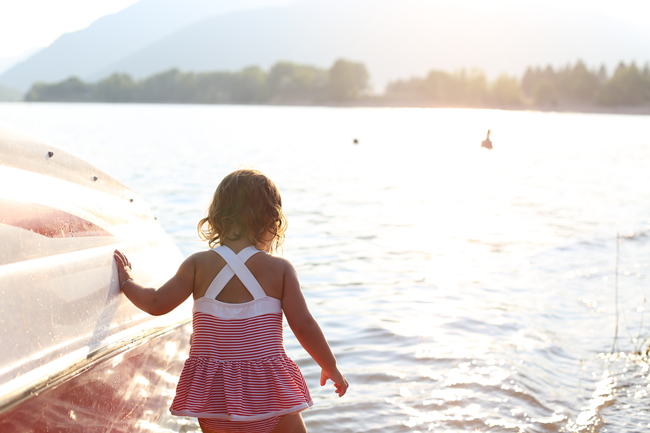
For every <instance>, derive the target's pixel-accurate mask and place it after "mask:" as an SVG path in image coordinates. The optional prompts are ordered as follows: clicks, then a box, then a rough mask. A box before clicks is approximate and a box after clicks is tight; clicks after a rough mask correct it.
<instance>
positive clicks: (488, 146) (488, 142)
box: [481, 129, 492, 150]
mask: <svg viewBox="0 0 650 433" xmlns="http://www.w3.org/2000/svg"><path fill="white" fill-rule="evenodd" d="M481 147H485V148H486V149H487V150H492V141H491V140H490V130H489V129H488V132H487V137H486V138H485V140H483V141H482V142H481Z"/></svg>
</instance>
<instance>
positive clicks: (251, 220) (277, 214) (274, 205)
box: [197, 169, 287, 252]
mask: <svg viewBox="0 0 650 433" xmlns="http://www.w3.org/2000/svg"><path fill="white" fill-rule="evenodd" d="M197 230H198V232H199V237H200V238H201V239H202V240H206V241H208V245H210V248H214V247H215V246H217V245H223V240H224V239H228V240H236V239H239V238H241V237H242V236H246V237H247V238H248V240H249V241H250V242H252V243H253V244H254V245H255V246H258V245H259V244H266V242H267V241H265V240H264V236H265V235H266V233H267V232H268V233H269V234H270V235H271V236H272V240H271V241H270V245H269V247H270V251H271V252H276V251H278V249H280V247H281V246H282V243H283V242H284V233H285V231H286V230H287V217H286V215H285V214H284V212H283V211H282V198H281V197H280V191H279V190H278V188H277V187H276V186H275V184H274V183H273V181H272V180H271V179H269V178H268V177H266V176H265V175H264V174H263V173H262V172H260V171H258V170H252V169H243V170H236V171H233V172H232V173H230V174H229V175H227V176H226V177H224V178H223V180H222V181H221V183H220V184H219V186H218V187H217V190H216V191H215V192H214V196H213V197H212V202H211V203H210V207H209V208H208V216H207V217H205V218H203V219H201V221H199V224H198V227H197Z"/></svg>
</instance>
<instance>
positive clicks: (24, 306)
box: [0, 129, 191, 433]
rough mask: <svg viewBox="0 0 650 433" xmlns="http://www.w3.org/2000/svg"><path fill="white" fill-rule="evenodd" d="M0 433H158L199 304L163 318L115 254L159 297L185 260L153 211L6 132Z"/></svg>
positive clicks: (83, 165) (49, 150)
mask: <svg viewBox="0 0 650 433" xmlns="http://www.w3.org/2000/svg"><path fill="white" fill-rule="evenodd" d="M0 239H1V240H2V241H1V242H0V431H1V432H2V433H9V432H20V433H24V432H30V431H33V432H59V431H60V432H64V431H65V432H76V431H79V432H95V431H97V432H99V431H101V432H137V431H152V430H156V429H155V427H156V425H157V423H158V422H159V420H160V417H161V415H162V414H165V413H167V411H168V407H169V404H170V402H171V399H172V398H173V395H174V391H175V385H176V380H177V378H178V376H179V375H180V371H181V369H182V364H183V361H184V360H185V359H186V358H187V356H188V352H189V336H190V334H191V300H188V301H187V302H186V303H184V304H183V305H181V306H180V307H179V308H177V309H176V310H175V311H173V312H172V313H170V314H168V315H165V316H159V317H154V316H150V315H148V314H146V313H144V312H142V311H140V310H138V309H137V308H136V307H134V306H133V305H132V304H131V303H130V302H129V301H128V300H127V299H126V298H125V297H124V295H123V294H121V293H120V290H119V287H118V281H117V272H116V267H115V263H114V259H113V251H114V250H115V249H116V248H117V249H119V250H121V251H123V252H124V253H126V254H127V256H128V257H129V260H130V261H131V263H132V264H133V266H134V272H135V277H136V279H138V280H139V281H141V282H143V283H144V284H147V285H150V286H154V287H157V286H158V285H159V284H161V283H162V282H164V281H166V280H167V279H168V278H169V277H170V276H171V275H172V274H173V273H174V272H175V270H176V269H177V268H178V265H179V264H180V262H181V260H182V255H181V253H180V251H179V250H178V248H177V247H176V246H175V245H174V243H173V242H172V241H171V239H170V238H169V237H168V236H167V235H166V234H165V232H164V230H163V229H162V227H161V226H160V224H159V223H158V222H157V221H156V218H155V217H154V216H153V214H152V213H151V210H150V209H149V207H148V206H147V204H146V203H145V202H144V201H143V200H142V198H141V197H139V196H138V195H137V194H135V193H134V192H133V191H131V190H130V189H129V188H127V187H126V186H124V185H122V184H121V183H120V182H118V181H117V180H115V179H114V178H112V177H111V176H109V175H107V174H106V173H104V172H102V171H101V170H99V169H97V168H96V167H94V166H93V165H91V164H89V163H87V162H86V161H84V160H82V159H80V158H78V157H75V156H74V155H71V154H70V153H68V152H65V151H63V150H61V149H58V148H56V147H53V146H50V145H48V144H46V143H43V142H41V141H39V140H35V139H33V138H30V137H27V136H25V135H22V134H19V133H16V132H12V131H9V130H3V129H0Z"/></svg>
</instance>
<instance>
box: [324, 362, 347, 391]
mask: <svg viewBox="0 0 650 433" xmlns="http://www.w3.org/2000/svg"><path fill="white" fill-rule="evenodd" d="M327 379H330V380H331V381H332V382H334V387H335V388H336V391H335V392H336V393H337V394H338V395H339V397H343V396H344V395H345V391H347V390H348V387H349V386H350V385H349V384H348V380H347V379H346V378H345V376H343V375H342V374H341V372H340V371H339V370H338V369H336V370H334V371H325V370H321V373H320V386H324V385H325V383H327Z"/></svg>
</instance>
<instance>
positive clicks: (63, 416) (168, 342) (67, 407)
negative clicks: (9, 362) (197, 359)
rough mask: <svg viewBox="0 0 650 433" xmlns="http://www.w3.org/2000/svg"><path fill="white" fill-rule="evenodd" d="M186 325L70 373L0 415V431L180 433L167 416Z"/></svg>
mask: <svg viewBox="0 0 650 433" xmlns="http://www.w3.org/2000/svg"><path fill="white" fill-rule="evenodd" d="M190 334H191V327H190V325H189V324H182V325H180V326H175V327H173V328H172V329H167V330H163V331H162V332H161V333H160V334H159V335H153V336H151V337H149V338H146V339H143V340H141V341H136V342H134V343H132V344H131V345H130V346H127V347H125V348H124V350H118V351H116V352H115V353H112V354H111V356H108V357H106V358H103V359H101V360H100V361H98V362H95V363H91V364H90V365H88V366H86V367H85V368H82V369H79V370H77V371H75V372H73V373H71V375H70V377H68V378H66V379H65V380H63V381H62V382H61V383H60V384H58V385H56V386H51V387H47V388H45V389H43V390H41V391H40V392H36V394H37V395H32V396H30V398H28V399H26V400H24V401H23V402H21V403H19V404H18V405H16V406H14V407H12V408H11V409H9V410H8V411H6V412H5V413H3V414H2V415H0V431H1V432H3V433H25V432H50V433H53V432H61V433H63V432H68V433H73V432H79V433H82V432H84V433H86V432H107V433H109V432H110V433H130V432H140V431H142V432H145V431H146V432H151V431H169V430H173V431H179V430H181V427H182V426H181V425H179V423H182V422H183V420H182V419H179V418H176V417H170V416H165V414H166V413H167V411H168V408H169V406H170V404H171V400H172V399H173V396H174V393H175V390H176V382H177V380H178V377H179V375H180V372H181V370H182V367H183V361H184V359H185V358H186V357H187V354H188V353H189V337H190Z"/></svg>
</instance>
